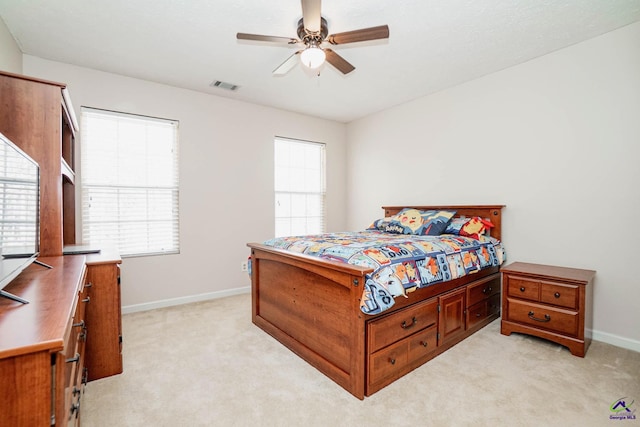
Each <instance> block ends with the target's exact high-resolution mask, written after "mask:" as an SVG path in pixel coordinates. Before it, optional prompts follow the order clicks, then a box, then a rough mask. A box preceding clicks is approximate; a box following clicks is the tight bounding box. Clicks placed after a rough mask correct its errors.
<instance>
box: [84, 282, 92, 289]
mask: <svg viewBox="0 0 640 427" xmlns="http://www.w3.org/2000/svg"><path fill="white" fill-rule="evenodd" d="M92 286H93V283H91V282H89V283H85V284H84V287H85V288H90V287H92Z"/></svg>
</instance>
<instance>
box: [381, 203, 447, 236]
mask: <svg viewBox="0 0 640 427" xmlns="http://www.w3.org/2000/svg"><path fill="white" fill-rule="evenodd" d="M455 214H456V213H455V211H436V210H429V211H421V210H418V209H413V208H404V209H402V210H401V211H400V212H398V213H397V214H396V215H394V216H393V217H391V221H390V222H386V221H382V222H381V225H383V226H384V229H383V231H386V232H388V233H396V234H417V235H429V236H438V235H440V234H442V232H443V231H444V230H445V229H446V228H447V224H449V221H451V218H452V217H453V216H454V215H455ZM385 219H386V218H385ZM378 229H380V228H378Z"/></svg>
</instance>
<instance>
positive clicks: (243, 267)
mask: <svg viewBox="0 0 640 427" xmlns="http://www.w3.org/2000/svg"><path fill="white" fill-rule="evenodd" d="M240 271H249V264H248V263H247V261H242V262H241V263H240Z"/></svg>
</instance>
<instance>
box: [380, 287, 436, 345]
mask: <svg viewBox="0 0 640 427" xmlns="http://www.w3.org/2000/svg"><path fill="white" fill-rule="evenodd" d="M437 320H438V300H437V299H433V300H429V301H425V302H421V303H419V304H416V305H412V306H409V307H407V308H404V309H402V310H400V311H397V312H395V313H391V314H390V315H388V316H385V317H381V318H380V319H376V320H374V321H371V322H369V324H368V332H369V352H370V353H373V352H375V351H377V350H379V349H381V348H383V347H386V346H388V345H389V344H392V343H394V342H396V341H399V340H401V339H403V338H405V337H407V336H409V335H411V334H413V333H415V332H417V331H419V330H421V329H424V328H428V327H430V326H433V325H435V324H436V322H437Z"/></svg>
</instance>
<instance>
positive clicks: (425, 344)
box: [420, 341, 429, 348]
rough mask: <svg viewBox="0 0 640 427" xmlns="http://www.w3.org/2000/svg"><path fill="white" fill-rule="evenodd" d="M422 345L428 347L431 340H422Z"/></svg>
mask: <svg viewBox="0 0 640 427" xmlns="http://www.w3.org/2000/svg"><path fill="white" fill-rule="evenodd" d="M420 345H422V346H423V347H424V348H427V346H428V345H429V342H427V341H420Z"/></svg>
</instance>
